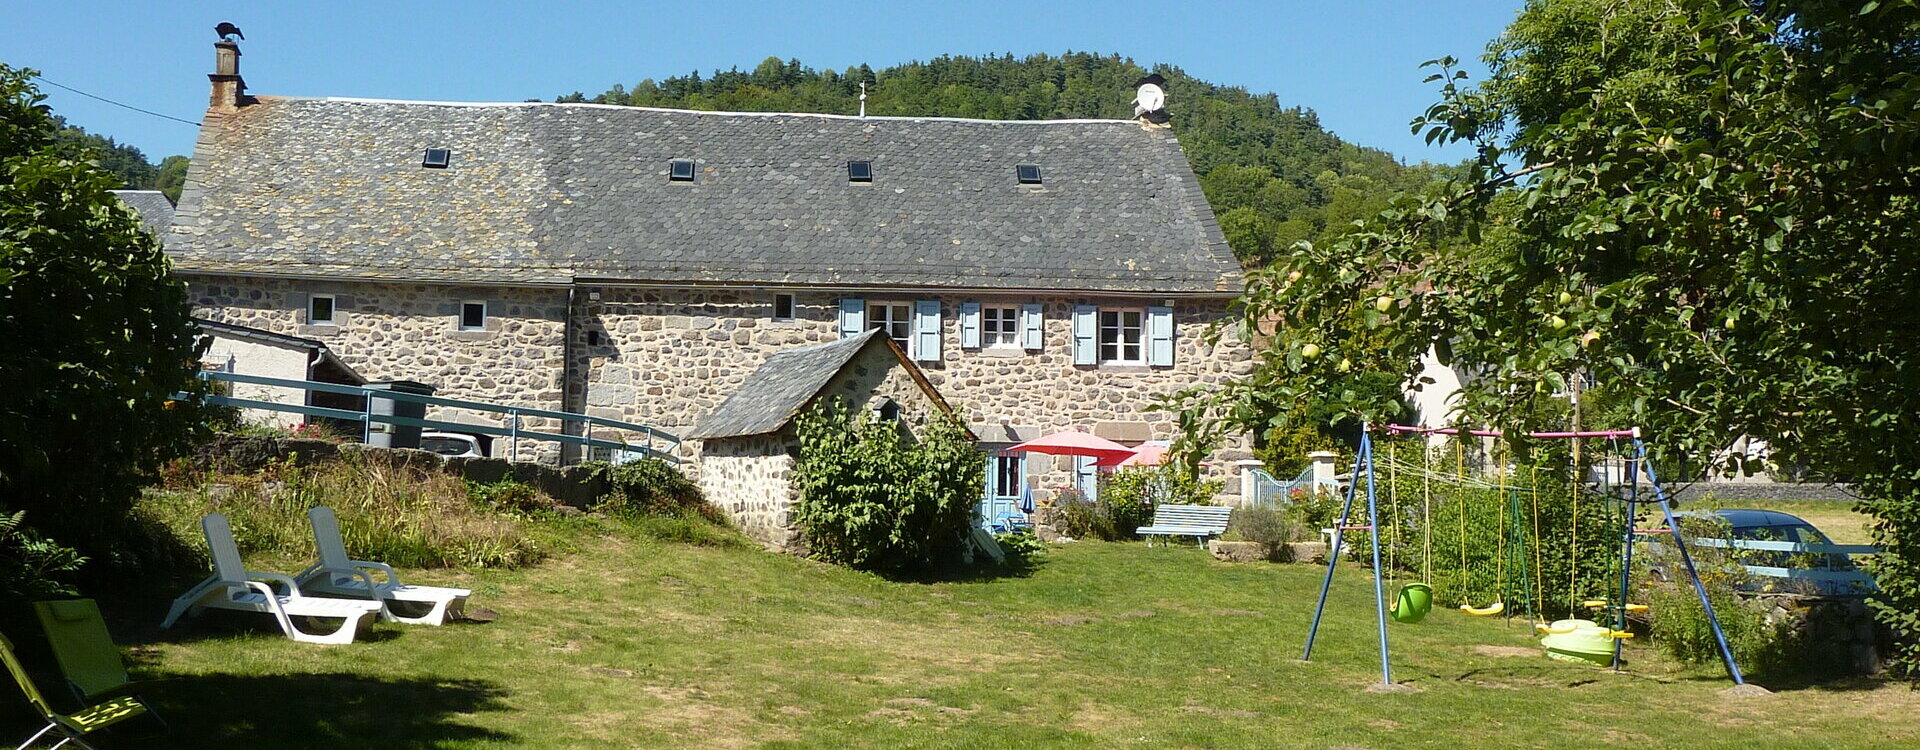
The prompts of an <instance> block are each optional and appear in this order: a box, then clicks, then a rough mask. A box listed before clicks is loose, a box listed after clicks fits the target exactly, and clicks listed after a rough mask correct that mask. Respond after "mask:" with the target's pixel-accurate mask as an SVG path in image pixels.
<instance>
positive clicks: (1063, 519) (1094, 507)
mask: <svg viewBox="0 0 1920 750" xmlns="http://www.w3.org/2000/svg"><path fill="white" fill-rule="evenodd" d="M1053 512H1054V523H1055V524H1057V526H1058V528H1059V529H1060V533H1061V534H1064V535H1066V536H1070V537H1073V538H1074V539H1100V540H1103V541H1108V542H1114V541H1119V540H1121V539H1127V538H1131V537H1132V536H1133V535H1132V533H1130V532H1129V533H1127V534H1122V533H1120V529H1119V528H1118V527H1116V526H1115V525H1114V523H1113V515H1112V513H1111V512H1110V511H1109V510H1108V508H1107V506H1106V505H1105V504H1102V503H1090V502H1087V500H1086V496H1084V495H1081V494H1080V493H1078V492H1075V493H1074V494H1073V495H1072V496H1069V497H1066V498H1065V499H1055V500H1054V503H1053Z"/></svg>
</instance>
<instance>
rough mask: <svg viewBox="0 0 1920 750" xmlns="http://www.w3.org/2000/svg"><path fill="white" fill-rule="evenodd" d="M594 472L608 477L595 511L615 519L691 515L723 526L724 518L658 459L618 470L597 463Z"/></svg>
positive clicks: (677, 471)
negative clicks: (604, 493)
mask: <svg viewBox="0 0 1920 750" xmlns="http://www.w3.org/2000/svg"><path fill="white" fill-rule="evenodd" d="M593 466H594V467H595V468H596V470H598V471H600V472H601V473H602V474H603V475H604V476H606V477H607V482H608V485H609V489H608V491H607V494H606V496H604V497H602V498H600V502H599V504H597V505H595V506H594V509H595V510H598V511H600V512H602V513H605V514H607V515H609V516H613V517H615V518H626V519H634V518H638V517H641V516H681V515H692V516H697V517H699V518H702V519H705V520H707V521H708V522H710V523H718V524H722V525H725V524H726V523H728V521H727V517H726V514H724V513H721V512H720V509H719V508H715V507H713V505H712V504H710V503H708V502H707V498H706V495H704V494H702V493H701V492H700V485H698V484H694V482H693V480H691V479H688V478H687V475H685V474H682V473H680V469H679V467H676V466H674V465H673V464H670V463H667V462H666V461H662V460H660V459H657V458H646V459H641V460H639V461H630V462H628V463H624V464H620V465H617V466H613V465H609V464H605V463H596V464H593Z"/></svg>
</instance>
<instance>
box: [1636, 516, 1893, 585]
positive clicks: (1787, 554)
mask: <svg viewBox="0 0 1920 750" xmlns="http://www.w3.org/2000/svg"><path fill="white" fill-rule="evenodd" d="M1675 516H1676V517H1677V518H1678V519H1679V520H1680V525H1681V528H1682V529H1685V530H1687V531H1688V533H1690V534H1694V535H1695V537H1694V543H1695V545H1696V548H1695V552H1694V554H1695V557H1696V560H1695V561H1696V563H1699V562H1700V561H1699V559H1698V558H1699V557H1700V556H1701V552H1702V551H1703V550H1701V549H1700V548H1701V547H1705V548H1706V549H1711V550H1714V551H1715V552H1720V553H1721V555H1720V556H1724V557H1725V558H1726V559H1728V560H1729V561H1732V562H1737V563H1738V564H1740V565H1744V566H1747V569H1748V571H1749V572H1750V573H1752V574H1753V575H1752V579H1751V580H1750V581H1748V582H1747V583H1746V584H1744V585H1742V586H1741V589H1742V590H1746V591H1762V592H1797V593H1804V594H1818V595H1822V596H1850V595H1858V594H1865V593H1868V592H1871V591H1872V590H1873V579H1872V577H1870V576H1868V575H1867V574H1866V573H1865V572H1862V571H1861V570H1860V568H1859V566H1857V565H1855V564H1854V562H1853V558H1852V557H1851V556H1849V555H1847V554H1845V553H1842V552H1797V551H1791V550H1762V549H1738V548H1729V547H1726V546H1725V545H1724V543H1719V542H1716V541H1715V539H1716V538H1724V539H1728V540H1732V541H1734V542H1785V543H1789V544H1814V545H1830V544H1833V540H1832V539H1830V538H1828V537H1827V535H1826V534H1825V533H1822V532H1821V531H1820V529H1819V528H1817V527H1815V526H1814V525H1813V524H1811V523H1808V522H1807V521H1806V520H1804V519H1802V518H1800V517H1799V516H1795V515H1793V514H1791V513H1782V512H1780V511H1776V510H1753V509H1744V508H1729V509H1724V510H1713V511H1685V512H1682V513H1676V514H1675ZM1703 523H1708V524H1712V525H1713V526H1716V527H1719V530H1713V531H1709V530H1707V529H1702V528H1700V526H1701V525H1702V524H1703ZM1721 535H1724V537H1722V536H1721ZM1702 543H1705V544H1702ZM1708 545H1713V546H1708ZM1723 550H1724V551H1723ZM1648 553H1649V555H1648V558H1649V559H1648V562H1649V568H1650V569H1651V572H1652V573H1653V576H1654V578H1655V579H1656V580H1663V581H1664V580H1677V579H1681V578H1684V575H1683V574H1682V572H1681V571H1679V570H1677V567H1678V563H1679V560H1678V559H1676V556H1675V555H1674V554H1673V547H1672V545H1671V543H1670V542H1669V541H1668V540H1666V539H1665V538H1664V537H1658V538H1655V539H1654V540H1653V544H1652V545H1651V549H1649V550H1648ZM1756 569H1759V570H1756ZM1779 571H1784V572H1786V575H1785V576H1778V575H1765V574H1764V573H1766V572H1779Z"/></svg>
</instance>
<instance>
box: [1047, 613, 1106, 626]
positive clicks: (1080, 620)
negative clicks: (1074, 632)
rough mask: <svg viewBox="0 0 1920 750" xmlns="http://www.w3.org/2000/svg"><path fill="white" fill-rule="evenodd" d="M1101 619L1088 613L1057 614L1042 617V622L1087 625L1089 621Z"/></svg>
mask: <svg viewBox="0 0 1920 750" xmlns="http://www.w3.org/2000/svg"><path fill="white" fill-rule="evenodd" d="M1099 621H1100V618H1098V617H1089V616H1087V615H1055V616H1053V617H1048V618H1045V619H1042V620H1041V621H1040V622H1042V623H1045V624H1048V625H1086V624H1088V623H1093V622H1099Z"/></svg>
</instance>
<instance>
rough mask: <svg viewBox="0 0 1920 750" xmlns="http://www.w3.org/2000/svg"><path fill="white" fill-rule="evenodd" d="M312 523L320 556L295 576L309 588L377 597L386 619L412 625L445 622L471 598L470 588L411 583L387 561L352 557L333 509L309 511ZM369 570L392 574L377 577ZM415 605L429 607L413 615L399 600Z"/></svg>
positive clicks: (314, 543)
mask: <svg viewBox="0 0 1920 750" xmlns="http://www.w3.org/2000/svg"><path fill="white" fill-rule="evenodd" d="M307 523H308V524H309V525H310V526H312V527H313V546H314V547H315V548H316V549H318V550H319V551H320V561H319V562H316V563H314V564H313V565H310V566H308V567H307V569H306V570H303V571H300V573H299V574H298V575H296V576H294V579H295V580H297V581H299V582H300V585H301V586H304V587H306V588H307V590H308V591H312V592H314V593H319V594H332V595H336V596H351V597H356V598H360V599H376V600H378V601H379V602H380V604H381V606H382V607H383V610H382V615H381V616H382V617H383V618H384V619H389V620H396V621H399V622H404V623H407V624H410V625H445V624H447V620H448V619H449V618H451V617H454V616H456V615H458V614H459V613H460V608H461V607H463V606H465V605H466V603H467V595H469V594H471V593H473V592H471V591H468V590H467V589H454V588H443V587H440V586H409V585H406V584H403V583H401V582H400V575H399V574H398V573H395V572H394V571H393V568H392V567H391V566H388V565H386V564H385V563H377V562H367V561H365V560H354V559H351V558H349V557H347V546H346V543H345V542H343V541H341V539H340V518H339V517H338V516H335V515H334V513H333V509H332V508H328V507H326V506H321V507H318V508H314V509H313V510H309V511H307ZM369 571H373V572H378V573H380V574H381V575H382V576H383V577H385V578H386V580H384V581H380V580H375V579H374V577H373V575H371V574H370V573H369ZM396 603H399V604H403V605H406V604H413V605H420V606H422V607H424V608H425V610H426V613H425V614H419V615H411V614H407V613H405V612H404V611H395V607H394V606H393V605H394V604H396Z"/></svg>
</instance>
